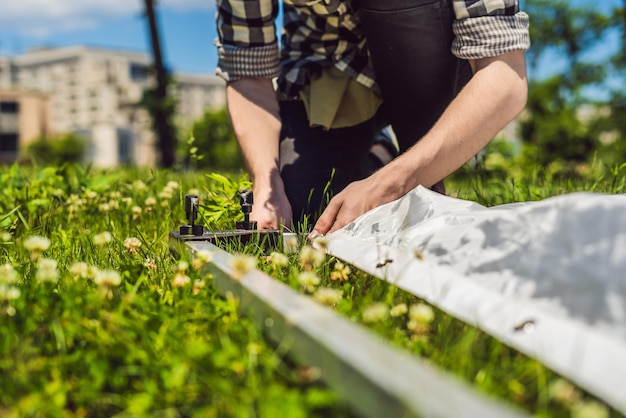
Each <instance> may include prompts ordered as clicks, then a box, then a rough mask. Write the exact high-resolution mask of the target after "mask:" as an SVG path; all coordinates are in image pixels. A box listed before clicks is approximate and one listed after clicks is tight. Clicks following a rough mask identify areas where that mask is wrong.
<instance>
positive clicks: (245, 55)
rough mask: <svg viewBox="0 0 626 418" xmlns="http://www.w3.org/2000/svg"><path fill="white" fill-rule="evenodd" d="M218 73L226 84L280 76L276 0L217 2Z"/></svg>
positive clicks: (229, 0) (224, 0) (220, 0)
mask: <svg viewBox="0 0 626 418" xmlns="http://www.w3.org/2000/svg"><path fill="white" fill-rule="evenodd" d="M215 3H216V9H217V17H216V23H217V32H218V35H219V38H218V39H217V40H216V42H215V44H216V46H217V50H218V57H219V61H218V66H217V70H216V73H217V74H218V75H219V76H221V77H222V78H223V79H224V80H226V81H234V80H238V79H241V78H249V77H252V78H272V77H276V76H277V75H278V74H279V72H280V64H279V52H278V42H277V39H276V27H275V24H274V20H275V18H276V15H277V14H278V2H277V0H216V2H215Z"/></svg>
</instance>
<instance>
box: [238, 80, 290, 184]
mask: <svg viewBox="0 0 626 418" xmlns="http://www.w3.org/2000/svg"><path fill="white" fill-rule="evenodd" d="M226 98H227V103H228V112H229V114H230V119H231V122H232V125H233V129H234V131H235V136H236V137H237V141H238V142H239V146H240V148H241V152H242V154H243V157H244V160H245V162H246V165H247V167H248V171H249V173H250V176H251V178H252V180H253V181H254V182H257V183H265V182H270V181H271V177H272V176H276V175H278V139H279V135H280V126H281V123H280V113H279V109H278V101H277V100H276V95H275V93H274V89H273V86H272V82H271V80H268V79H261V78H252V79H242V80H237V81H233V82H231V83H229V84H228V86H227V87H226Z"/></svg>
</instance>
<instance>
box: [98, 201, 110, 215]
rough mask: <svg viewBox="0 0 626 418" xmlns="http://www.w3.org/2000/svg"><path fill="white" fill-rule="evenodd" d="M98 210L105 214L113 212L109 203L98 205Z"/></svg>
mask: <svg viewBox="0 0 626 418" xmlns="http://www.w3.org/2000/svg"><path fill="white" fill-rule="evenodd" d="M98 210H99V211H100V212H103V213H108V212H110V211H111V205H109V204H108V203H101V204H100V205H98Z"/></svg>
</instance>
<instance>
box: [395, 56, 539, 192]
mask: <svg viewBox="0 0 626 418" xmlns="http://www.w3.org/2000/svg"><path fill="white" fill-rule="evenodd" d="M472 67H473V69H474V71H475V74H474V76H473V77H472V79H471V80H470V82H469V83H468V85H467V86H466V87H465V88H464V89H463V90H462V91H461V93H460V94H459V95H458V96H457V97H456V98H455V100H454V101H453V102H452V103H451V104H450V106H449V107H448V109H446V111H445V112H444V114H443V115H442V117H441V118H440V119H439V121H437V123H436V124H435V126H434V127H433V128H432V129H431V131H430V132H429V133H428V134H427V135H426V136H425V137H424V138H423V139H422V140H421V141H419V142H418V143H417V144H416V145H415V146H414V147H413V148H411V149H410V150H409V151H407V153H405V155H403V156H401V157H400V158H398V159H397V160H396V161H395V162H394V163H392V164H393V166H395V167H394V169H395V170H397V171H403V172H404V174H405V178H406V179H407V182H408V183H407V184H405V185H403V188H404V190H403V191H404V192H407V191H409V190H411V189H412V188H414V187H416V186H417V185H419V184H421V185H424V186H432V185H433V184H435V183H436V182H438V181H440V180H442V179H444V178H445V177H446V176H448V175H449V174H451V173H452V172H454V171H455V170H456V169H457V168H458V167H460V166H461V165H463V164H464V163H465V162H467V161H468V160H470V159H471V158H472V157H473V156H474V155H476V154H477V153H478V152H479V151H480V150H481V149H482V148H484V147H485V146H486V145H487V144H488V143H489V141H490V140H491V139H492V138H493V137H494V136H495V135H496V134H497V133H498V132H499V131H500V130H501V129H502V128H503V127H504V126H505V125H506V124H507V123H508V122H510V121H511V120H512V119H514V118H515V117H516V116H517V115H518V114H519V113H520V112H521V110H522V109H523V107H524V105H525V104H526V97H527V80H526V64H525V59H524V53H523V52H522V51H515V52H512V53H509V54H506V55H504V56H500V57H495V58H489V59H484V60H480V61H475V62H472ZM389 168H391V167H389Z"/></svg>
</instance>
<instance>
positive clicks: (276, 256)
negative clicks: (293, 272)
mask: <svg viewBox="0 0 626 418" xmlns="http://www.w3.org/2000/svg"><path fill="white" fill-rule="evenodd" d="M269 258H270V263H271V265H272V267H273V268H275V269H278V268H281V267H286V266H288V265H289V258H288V257H287V256H286V255H285V254H283V253H279V252H276V251H273V252H272V253H271V254H270V257H269Z"/></svg>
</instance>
